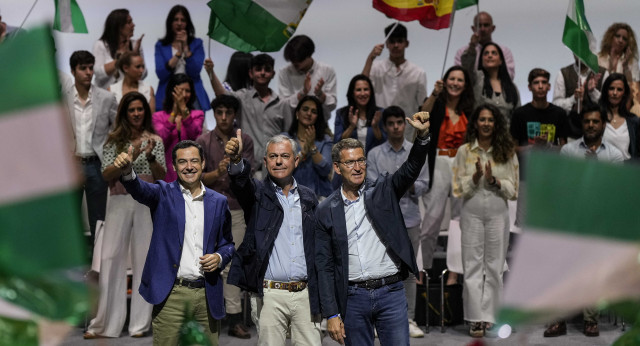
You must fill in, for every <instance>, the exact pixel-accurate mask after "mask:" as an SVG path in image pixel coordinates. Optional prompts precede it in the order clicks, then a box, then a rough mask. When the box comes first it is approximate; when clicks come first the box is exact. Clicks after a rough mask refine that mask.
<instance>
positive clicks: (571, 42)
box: [562, 17, 599, 72]
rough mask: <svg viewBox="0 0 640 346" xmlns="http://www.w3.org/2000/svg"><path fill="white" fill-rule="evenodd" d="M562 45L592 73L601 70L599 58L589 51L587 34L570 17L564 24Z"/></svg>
mask: <svg viewBox="0 0 640 346" xmlns="http://www.w3.org/2000/svg"><path fill="white" fill-rule="evenodd" d="M587 26H588V25H587ZM562 43H564V44H565V45H566V46H567V47H568V48H569V49H571V51H572V52H573V53H574V54H575V55H577V56H578V57H579V58H580V60H582V61H583V62H584V63H585V64H587V66H589V68H590V69H591V70H592V71H596V72H597V71H598V70H599V65H598V56H597V55H595V54H594V53H593V52H592V51H591V49H589V38H588V37H587V34H586V33H585V32H584V31H583V30H582V29H581V28H580V27H579V26H578V25H577V24H576V23H575V22H574V21H572V20H571V19H570V18H569V17H566V19H565V22H564V32H563V33H562Z"/></svg>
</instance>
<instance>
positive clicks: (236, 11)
mask: <svg viewBox="0 0 640 346" xmlns="http://www.w3.org/2000/svg"><path fill="white" fill-rule="evenodd" d="M311 1H312V0H234V1H229V0H212V1H209V2H208V5H209V7H210V8H211V17H210V19H209V32H208V34H207V35H209V37H211V38H212V39H214V40H216V41H218V42H220V43H222V44H224V45H227V46H229V47H231V48H233V49H236V50H239V51H243V52H253V51H261V52H277V51H279V50H280V48H282V46H284V45H285V43H287V41H288V40H289V39H290V38H291V37H292V36H293V33H294V32H295V31H296V29H297V28H298V24H299V23H300V21H301V20H302V17H303V16H304V14H305V12H306V11H307V8H308V7H309V5H310V4H311Z"/></svg>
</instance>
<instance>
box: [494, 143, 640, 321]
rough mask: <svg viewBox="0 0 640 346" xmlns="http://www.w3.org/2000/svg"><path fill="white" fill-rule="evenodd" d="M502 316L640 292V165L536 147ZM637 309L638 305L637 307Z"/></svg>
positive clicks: (570, 308) (534, 317)
mask: <svg viewBox="0 0 640 346" xmlns="http://www.w3.org/2000/svg"><path fill="white" fill-rule="evenodd" d="M527 167H528V172H527V186H528V187H529V189H528V191H527V219H526V220H525V227H524V228H523V233H522V235H521V236H520V237H519V238H518V244H517V246H516V248H515V249H514V251H513V253H514V256H513V260H512V261H511V262H510V268H511V270H510V272H509V276H508V278H507V281H506V283H505V290H504V297H503V301H502V308H501V311H500V315H499V320H500V321H501V322H506V323H512V324H519V323H530V322H544V321H547V322H549V321H552V320H554V319H556V318H561V317H566V316H568V315H570V314H572V313H575V312H579V311H580V310H581V309H583V308H585V307H598V308H604V307H609V306H610V305H612V304H614V303H616V302H620V301H623V300H629V301H633V300H638V299H640V257H639V255H640V232H639V230H640V213H639V212H638V206H640V194H639V193H638V192H639V191H640V180H638V177H639V176H640V167H638V166H632V165H615V164H610V163H606V162H600V161H596V160H584V159H582V160H581V159H576V158H572V157H566V156H559V155H552V154H544V153H533V154H532V155H531V157H530V160H529V164H528V165H527ZM637 313H638V311H636V314H637Z"/></svg>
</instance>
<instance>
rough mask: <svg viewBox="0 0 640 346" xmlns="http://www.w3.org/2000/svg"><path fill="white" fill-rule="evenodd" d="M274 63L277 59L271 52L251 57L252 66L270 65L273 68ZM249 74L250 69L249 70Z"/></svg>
mask: <svg viewBox="0 0 640 346" xmlns="http://www.w3.org/2000/svg"><path fill="white" fill-rule="evenodd" d="M274 64H275V60H273V58H272V57H271V55H269V54H264V53H262V54H258V55H256V56H254V57H253V58H251V68H254V67H262V66H269V67H271V68H273V65H274ZM247 74H249V71H247Z"/></svg>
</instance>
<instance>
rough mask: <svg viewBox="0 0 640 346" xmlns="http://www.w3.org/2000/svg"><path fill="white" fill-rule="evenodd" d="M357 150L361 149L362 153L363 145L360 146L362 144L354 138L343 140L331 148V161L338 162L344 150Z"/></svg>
mask: <svg viewBox="0 0 640 346" xmlns="http://www.w3.org/2000/svg"><path fill="white" fill-rule="evenodd" d="M357 148H362V151H363V152H364V145H362V142H360V141H359V140H357V139H355V138H345V139H343V140H341V141H340V142H338V143H336V144H334V145H333V148H331V161H333V162H340V152H341V151H343V150H345V149H357Z"/></svg>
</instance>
